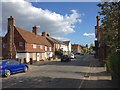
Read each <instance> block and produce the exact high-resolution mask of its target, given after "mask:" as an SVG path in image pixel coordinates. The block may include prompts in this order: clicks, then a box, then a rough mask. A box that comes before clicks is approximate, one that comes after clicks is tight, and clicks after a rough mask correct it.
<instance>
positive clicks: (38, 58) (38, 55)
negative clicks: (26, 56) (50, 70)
mask: <svg viewBox="0 0 120 90" xmlns="http://www.w3.org/2000/svg"><path fill="white" fill-rule="evenodd" d="M39 60H40V53H37V61H39Z"/></svg>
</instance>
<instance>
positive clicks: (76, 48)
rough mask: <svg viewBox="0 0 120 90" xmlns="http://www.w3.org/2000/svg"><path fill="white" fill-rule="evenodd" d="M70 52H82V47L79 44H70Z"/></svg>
mask: <svg viewBox="0 0 120 90" xmlns="http://www.w3.org/2000/svg"><path fill="white" fill-rule="evenodd" d="M72 52H73V53H74V54H76V53H81V52H82V46H81V45H79V44H72Z"/></svg>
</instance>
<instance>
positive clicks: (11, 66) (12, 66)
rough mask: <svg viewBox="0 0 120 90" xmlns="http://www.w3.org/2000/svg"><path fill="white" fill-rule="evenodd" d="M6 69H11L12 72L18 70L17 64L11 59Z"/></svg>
mask: <svg viewBox="0 0 120 90" xmlns="http://www.w3.org/2000/svg"><path fill="white" fill-rule="evenodd" d="M6 69H9V70H10V71H11V72H12V73H14V72H16V67H15V65H14V63H13V61H12V60H9V61H8V62H7V63H6Z"/></svg>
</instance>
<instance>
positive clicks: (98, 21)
mask: <svg viewBox="0 0 120 90" xmlns="http://www.w3.org/2000/svg"><path fill="white" fill-rule="evenodd" d="M96 19H97V27H99V26H100V16H97V17H96Z"/></svg>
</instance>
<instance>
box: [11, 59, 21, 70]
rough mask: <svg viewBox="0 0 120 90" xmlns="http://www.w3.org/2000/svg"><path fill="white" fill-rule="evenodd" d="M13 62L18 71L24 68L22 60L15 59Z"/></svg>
mask: <svg viewBox="0 0 120 90" xmlns="http://www.w3.org/2000/svg"><path fill="white" fill-rule="evenodd" d="M13 63H14V67H15V71H16V72H20V71H22V70H23V66H22V64H21V63H20V62H18V61H16V60H14V61H13Z"/></svg>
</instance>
